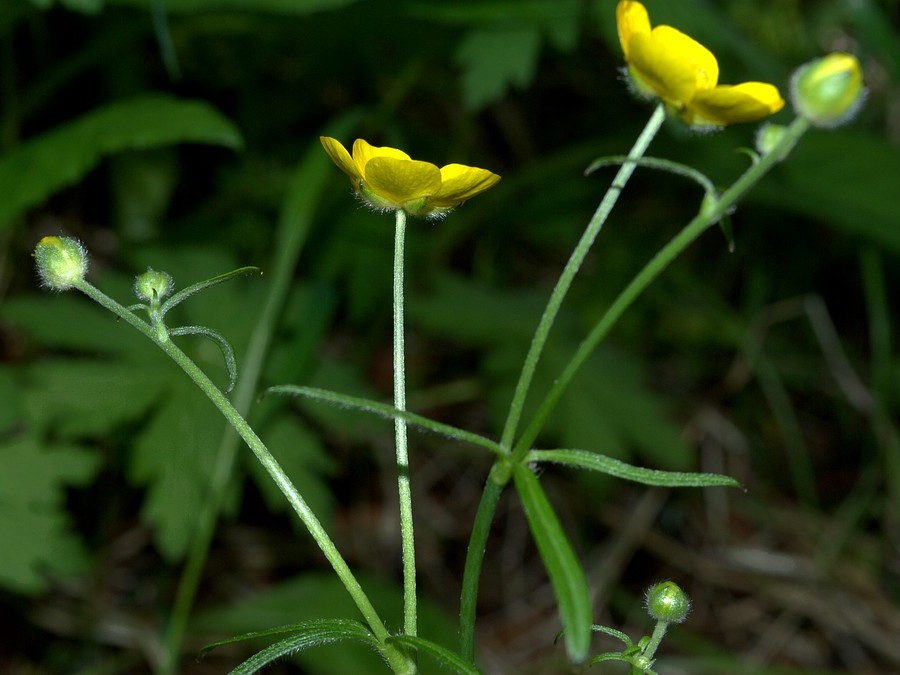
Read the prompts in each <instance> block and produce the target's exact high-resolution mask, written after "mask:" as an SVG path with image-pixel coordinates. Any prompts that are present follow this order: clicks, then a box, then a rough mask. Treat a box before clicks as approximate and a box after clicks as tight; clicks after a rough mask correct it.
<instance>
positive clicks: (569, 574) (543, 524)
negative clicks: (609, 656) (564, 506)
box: [513, 464, 592, 663]
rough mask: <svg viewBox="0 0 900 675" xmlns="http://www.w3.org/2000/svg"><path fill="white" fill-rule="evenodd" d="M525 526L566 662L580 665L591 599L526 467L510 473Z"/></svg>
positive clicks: (550, 509)
mask: <svg viewBox="0 0 900 675" xmlns="http://www.w3.org/2000/svg"><path fill="white" fill-rule="evenodd" d="M513 479H514V480H515V484H516V492H518V493H519V499H520V500H521V501H522V507H523V508H524V510H525V517H526V518H527V520H528V527H529V528H530V529H531V534H532V536H533V537H534V541H535V543H536V544H537V547H538V551H539V552H540V554H541V559H542V560H543V561H544V567H545V568H546V569H547V574H548V575H549V577H550V583H551V584H552V585H553V591H554V593H555V594H556V601H557V603H558V604H559V614H560V618H561V619H562V626H563V631H564V632H565V639H566V651H567V652H568V654H569V659H571V660H572V661H574V662H576V663H581V662H582V661H584V659H585V658H586V657H587V652H588V647H589V646H590V640H591V625H592V622H591V598H590V594H589V593H588V587H587V581H586V580H585V578H584V571H583V570H582V569H581V564H580V563H579V562H578V558H576V557H575V552H574V551H573V550H572V546H571V544H569V540H568V538H567V537H566V534H565V532H563V529H562V526H561V525H560V523H559V520H558V519H557V517H556V513H555V512H554V511H553V507H552V506H550V502H549V501H548V500H547V496H546V495H545V494H544V490H543V488H542V487H541V484H540V483H539V482H538V479H537V477H536V476H535V475H534V473H532V471H531V469H529V468H528V466H527V465H524V464H519V465H518V466H516V467H515V469H514V470H513Z"/></svg>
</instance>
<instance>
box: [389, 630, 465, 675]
mask: <svg viewBox="0 0 900 675" xmlns="http://www.w3.org/2000/svg"><path fill="white" fill-rule="evenodd" d="M385 642H386V643H387V644H397V645H402V646H404V647H412V648H413V649H415V650H417V651H418V652H419V653H420V654H421V653H426V654H428V655H429V656H430V657H431V658H433V659H434V660H435V661H437V662H438V664H439V665H440V666H442V667H443V668H444V669H446V670H450V671H452V672H454V673H459V675H481V671H480V670H478V668H476V667H475V666H473V665H472V664H471V663H468V662H466V661H464V660H463V659H462V658H461V657H460V656H459V655H458V654H456V653H455V652H451V651H450V650H449V649H447V648H446V647H441V646H440V645H438V644H435V643H434V642H431V641H430V640H423V639H422V638H420V637H414V636H412V635H395V636H392V637H389V638H388V639H387V640H385Z"/></svg>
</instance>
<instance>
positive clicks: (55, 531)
mask: <svg viewBox="0 0 900 675" xmlns="http://www.w3.org/2000/svg"><path fill="white" fill-rule="evenodd" d="M98 460H99V457H97V456H96V455H95V454H93V453H91V452H89V451H87V450H84V449H82V448H78V447H75V446H50V447H45V446H44V445H43V444H41V443H40V441H38V440H37V439H36V438H34V437H31V436H25V437H24V438H20V439H18V440H13V441H12V442H11V443H7V444H0V550H2V551H3V554H2V560H3V563H2V564H0V585H2V586H4V587H6V588H9V589H11V590H14V591H16V592H18V593H39V592H41V591H43V590H45V589H46V582H47V579H48V576H67V575H71V574H74V573H78V572H81V571H84V570H85V569H87V567H88V559H89V556H88V552H87V550H86V549H85V547H84V545H83V543H82V542H81V540H80V539H79V538H78V537H77V535H76V534H75V533H74V531H73V529H72V523H71V522H70V520H69V518H68V515H67V514H66V508H65V493H64V489H65V488H66V487H67V486H75V485H79V486H80V485H86V484H87V483H88V482H89V481H90V480H91V478H92V477H93V476H94V474H95V473H96V471H97V469H98V468H99V461H98Z"/></svg>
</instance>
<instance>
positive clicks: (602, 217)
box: [459, 105, 666, 661]
mask: <svg viewBox="0 0 900 675" xmlns="http://www.w3.org/2000/svg"><path fill="white" fill-rule="evenodd" d="M665 116H666V115H665V109H664V107H663V106H662V105H658V106H657V107H656V110H654V111H653V114H652V115H651V116H650V119H649V120H648V121H647V124H646V126H645V127H644V130H643V131H642V132H641V134H640V136H638V139H637V141H635V143H634V146H633V147H632V148H631V151H630V152H629V153H628V159H630V160H636V159H640V158H641V157H643V156H644V153H645V152H646V151H647V148H648V147H649V146H650V143H651V141H652V140H653V137H654V136H655V135H656V132H657V131H659V128H660V126H661V125H662V123H663V120H664V119H665ZM635 166H636V165H635V163H634V162H625V163H623V164H622V166H621V167H619V171H618V172H617V173H616V176H615V178H613V182H612V184H611V185H610V187H609V189H608V190H607V191H606V194H605V195H604V196H603V199H602V200H601V202H600V205H599V206H598V207H597V210H596V211H595V212H594V215H593V217H592V218H591V220H590V222H589V223H588V225H587V227H586V228H585V231H584V234H583V235H582V236H581V239H580V240H579V242H578V244H577V246H576V247H575V250H574V251H573V252H572V255H571V257H570V258H569V261H568V262H567V263H566V266H565V268H564V269H563V271H562V273H561V274H560V277H559V281H557V282H556V287H555V288H554V289H553V292H552V294H551V295H550V300H549V301H548V302H547V307H546V308H545V309H544V314H543V316H541V320H540V322H539V323H538V327H537V329H536V330H535V333H534V337H533V338H532V341H531V347H530V348H529V350H528V354H527V355H526V357H525V363H524V364H523V365H522V372H521V374H520V375H519V381H518V382H517V383H516V389H515V393H514V394H513V400H512V402H511V404H510V408H509V413H508V415H507V417H506V424H505V426H504V429H503V436H502V438H501V441H500V445H501V446H502V447H503V448H504V449H505V450H506V451H507V452H510V451H511V449H512V447H513V442H514V440H515V434H516V430H517V428H518V424H519V420H520V419H521V416H522V410H523V408H524V406H525V399H526V398H527V396H528V390H529V387H530V386H531V380H532V379H533V377H534V372H535V369H536V368H537V364H538V361H539V360H540V358H541V353H542V352H543V350H544V345H545V344H546V342H547V338H548V336H549V335H550V330H551V329H552V328H553V323H554V321H555V320H556V315H557V314H558V313H559V310H560V308H561V307H562V303H563V300H564V299H565V297H566V293H568V291H569V287H570V286H571V285H572V281H573V280H574V279H575V275H576V274H577V273H578V270H579V269H580V268H581V265H582V263H583V262H584V259H585V257H586V256H587V254H588V252H589V251H590V249H591V246H592V244H593V243H594V240H595V239H596V238H597V235H598V234H599V233H600V229H601V228H602V227H603V224H604V223H605V222H606V219H607V218H608V217H609V214H610V213H611V212H612V210H613V207H614V206H615V205H616V201H617V200H618V199H619V195H620V194H621V192H622V190H623V189H624V187H625V185H626V184H627V183H628V179H629V178H631V174H632V173H634V169H635ZM511 465H512V464H511V463H510V464H506V465H504V463H503V460H499V459H498V460H497V461H496V462H495V463H494V468H493V470H492V471H491V474H490V477H489V478H488V480H487V483H486V485H485V488H484V493H483V494H482V498H481V502H480V504H479V506H478V511H477V513H476V515H475V522H474V523H473V527H472V533H471V534H470V536H469V547H468V550H467V552H466V563H465V568H464V570H463V582H462V592H461V595H460V602H459V624H460V639H459V641H460V653H461V654H462V656H463V658H465V659H467V660H469V661H474V658H475V608H476V604H477V599H478V586H479V580H480V577H481V566H482V562H483V560H484V552H485V549H486V547H487V539H488V535H489V534H490V526H491V523H492V522H493V520H494V512H495V511H496V508H497V503H498V502H499V500H500V494H501V493H502V492H503V488H504V487H505V485H506V483H507V482H509V478H510V476H511V473H510V470H509V466H511Z"/></svg>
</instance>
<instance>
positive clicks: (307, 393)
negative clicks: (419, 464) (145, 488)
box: [266, 384, 506, 456]
mask: <svg viewBox="0 0 900 675" xmlns="http://www.w3.org/2000/svg"><path fill="white" fill-rule="evenodd" d="M266 393H267V394H288V395H291V396H303V397H306V398H310V399H313V400H316V401H322V402H324V403H331V404H332V405H336V406H340V407H342V408H352V409H355V410H362V411H364V412H370V413H374V414H376V415H381V416H382V417H387V418H390V419H401V420H406V421H407V422H409V423H410V424H413V425H415V426H417V427H420V428H422V429H427V430H428V431H433V432H434V433H436V434H441V435H442V436H447V437H448V438H452V439H454V440H457V441H465V442H467V443H471V444H473V445H478V446H480V447H482V448H487V449H488V450H490V451H491V452H493V453H495V454H497V455H499V456H505V454H506V453H505V452H504V451H503V448H502V447H500V445H499V444H498V443H495V442H494V441H492V440H491V439H489V438H486V437H484V436H479V435H478V434H473V433H472V432H470V431H464V430H462V429H458V428H456V427H453V426H450V425H449V424H441V423H440V422H435V421H434V420H430V419H428V418H427V417H422V416H421V415H416V414H415V413H411V412H407V411H404V410H397V408H395V407H394V406H391V405H387V404H385V403H378V402H377V401H372V400H370V399H366V398H358V397H356V396H347V395H346V394H339V393H337V392H335V391H329V390H327V389H317V388H315V387H301V386H297V385H290V384H286V385H280V386H277V387H269V388H268V389H267V390H266Z"/></svg>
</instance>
